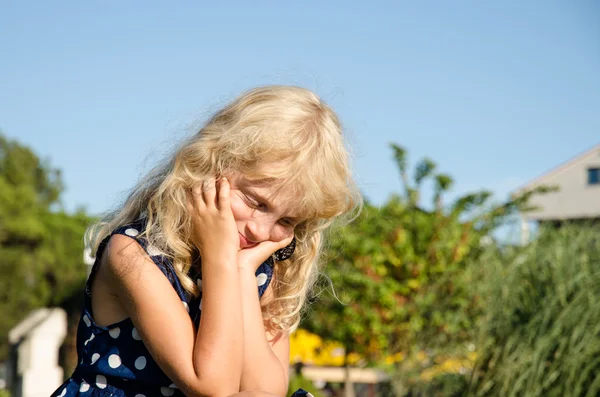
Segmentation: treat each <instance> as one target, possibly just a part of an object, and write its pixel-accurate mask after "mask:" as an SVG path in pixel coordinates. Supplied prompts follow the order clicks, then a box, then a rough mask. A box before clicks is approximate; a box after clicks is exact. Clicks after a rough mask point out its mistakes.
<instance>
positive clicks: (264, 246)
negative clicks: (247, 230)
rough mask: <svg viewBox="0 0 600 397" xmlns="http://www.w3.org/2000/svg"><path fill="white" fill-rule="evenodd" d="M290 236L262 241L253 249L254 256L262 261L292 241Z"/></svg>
mask: <svg viewBox="0 0 600 397" xmlns="http://www.w3.org/2000/svg"><path fill="white" fill-rule="evenodd" d="M292 238H293V237H290V238H286V239H285V240H282V241H279V242H273V241H263V242H262V243H260V244H259V245H257V246H256V247H255V248H253V249H255V250H256V256H257V257H258V258H260V260H261V261H264V260H266V259H267V258H268V257H269V256H271V255H273V254H274V253H275V251H277V250H279V249H281V248H283V247H286V246H288V245H289V244H290V243H291V242H292Z"/></svg>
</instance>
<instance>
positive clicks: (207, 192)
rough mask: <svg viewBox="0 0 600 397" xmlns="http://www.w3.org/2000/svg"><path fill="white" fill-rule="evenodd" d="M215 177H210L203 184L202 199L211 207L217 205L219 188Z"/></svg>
mask: <svg viewBox="0 0 600 397" xmlns="http://www.w3.org/2000/svg"><path fill="white" fill-rule="evenodd" d="M215 183H216V181H215V179H214V178H210V179H208V180H206V181H204V183H203V184H202V200H204V204H205V205H206V206H207V207H209V208H211V207H213V206H214V205H215V199H216V194H217V189H216V186H215Z"/></svg>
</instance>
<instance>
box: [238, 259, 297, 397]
mask: <svg viewBox="0 0 600 397" xmlns="http://www.w3.org/2000/svg"><path fill="white" fill-rule="evenodd" d="M239 279H240V290H241V293H242V294H241V299H242V317H243V327H244V328H243V329H244V332H243V339H244V343H243V365H242V375H241V384H240V391H244V390H261V391H265V392H270V393H273V394H276V395H278V396H283V395H285V393H286V392H287V386H288V385H287V381H286V379H287V376H286V373H285V371H286V368H284V367H283V366H282V364H281V362H280V361H279V359H278V358H277V356H276V355H275V353H274V352H273V350H272V349H271V346H269V342H268V341H267V337H266V332H265V326H264V324H263V317H262V314H261V308H260V301H259V297H258V292H257V287H256V277H255V276H254V273H253V272H252V271H251V270H248V269H240V273H239Z"/></svg>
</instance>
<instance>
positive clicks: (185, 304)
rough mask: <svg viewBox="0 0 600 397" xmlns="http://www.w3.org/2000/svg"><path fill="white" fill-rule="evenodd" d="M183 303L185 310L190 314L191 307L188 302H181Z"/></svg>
mask: <svg viewBox="0 0 600 397" xmlns="http://www.w3.org/2000/svg"><path fill="white" fill-rule="evenodd" d="M181 302H182V303H183V307H184V308H185V311H187V312H188V313H189V312H190V305H188V304H187V302H184V301H181Z"/></svg>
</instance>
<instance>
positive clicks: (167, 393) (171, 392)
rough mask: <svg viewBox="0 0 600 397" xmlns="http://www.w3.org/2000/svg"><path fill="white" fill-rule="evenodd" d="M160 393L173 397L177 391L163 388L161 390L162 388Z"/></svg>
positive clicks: (166, 396)
mask: <svg viewBox="0 0 600 397" xmlns="http://www.w3.org/2000/svg"><path fill="white" fill-rule="evenodd" d="M160 393H161V394H162V395H163V396H165V397H168V396H172V395H173V393H175V390H174V389H171V388H170V387H161V388H160Z"/></svg>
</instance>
